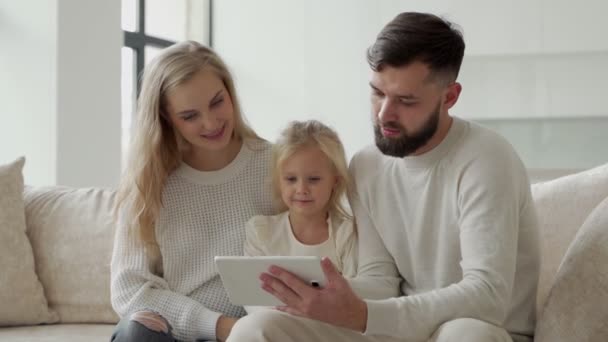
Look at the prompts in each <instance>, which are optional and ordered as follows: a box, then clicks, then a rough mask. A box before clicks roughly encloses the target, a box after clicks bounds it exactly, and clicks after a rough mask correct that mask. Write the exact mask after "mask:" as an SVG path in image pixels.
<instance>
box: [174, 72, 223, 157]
mask: <svg viewBox="0 0 608 342" xmlns="http://www.w3.org/2000/svg"><path fill="white" fill-rule="evenodd" d="M166 109H167V112H168V113H167V114H168V116H169V120H170V122H171V124H172V125H173V127H175V129H176V130H177V131H178V132H179V134H181V136H182V137H183V138H184V139H185V140H186V141H187V142H189V143H190V144H191V145H192V147H194V148H195V149H197V148H198V149H202V150H204V151H207V152H221V151H223V150H224V149H226V148H227V147H228V145H229V143H230V141H231V139H232V133H233V131H234V108H233V106H232V99H231V98H230V94H229V93H228V90H227V89H226V86H225V85H224V82H222V80H221V79H220V78H219V77H218V76H217V75H216V74H215V73H214V72H213V71H211V70H209V69H203V70H201V71H199V72H198V73H197V74H196V75H195V76H194V77H193V78H192V79H190V80H189V81H187V82H185V83H183V84H181V85H178V86H177V87H175V88H174V89H172V90H171V91H169V92H168V94H167V108H166Z"/></svg>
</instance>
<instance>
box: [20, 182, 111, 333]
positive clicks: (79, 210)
mask: <svg viewBox="0 0 608 342" xmlns="http://www.w3.org/2000/svg"><path fill="white" fill-rule="evenodd" d="M24 200H25V213H26V223H27V234H28V236H29V239H30V242H31V244H32V249H33V251H34V259H35V262H36V272H37V274H38V277H39V279H40V282H41V283H42V286H43V287H44V291H45V294H46V297H47V300H48V302H49V307H50V308H51V309H52V310H54V311H55V312H57V313H58V314H59V319H60V322H62V323H89V322H91V323H116V322H117V321H118V316H117V315H116V313H115V312H114V310H113V309H112V307H111V304H110V259H111V255H112V242H113V236H114V223H113V218H112V214H111V212H112V211H111V209H112V205H113V201H114V192H113V191H110V190H102V189H94V188H90V189H73V188H67V187H26V188H25V191H24Z"/></svg>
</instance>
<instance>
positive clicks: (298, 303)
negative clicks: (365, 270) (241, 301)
mask: <svg viewBox="0 0 608 342" xmlns="http://www.w3.org/2000/svg"><path fill="white" fill-rule="evenodd" d="M321 267H322V268H323V272H324V273H325V277H326V280H327V281H326V284H325V287H324V288H321V289H319V288H314V287H312V286H309V285H308V284H306V283H305V282H303V281H302V280H301V279H299V278H298V277H296V276H295V275H293V274H292V273H289V272H288V271H286V270H284V269H282V268H280V267H276V266H272V267H271V268H270V269H269V273H270V274H267V273H263V274H262V275H261V276H260V280H262V288H263V289H264V290H265V291H266V292H268V293H270V294H272V295H273V296H275V297H276V298H278V299H279V300H280V301H281V302H283V303H285V306H280V307H277V309H278V310H281V311H284V312H288V313H290V314H293V315H297V316H302V317H307V318H312V319H316V320H319V321H322V322H326V323H329V324H333V325H336V326H340V327H344V328H349V329H352V330H355V331H358V332H364V331H365V328H366V325H367V304H365V302H364V301H363V300H361V299H360V298H359V297H357V295H355V293H354V292H353V290H352V289H351V288H350V285H349V284H348V282H347V281H346V279H344V277H342V275H341V274H340V273H338V271H337V270H336V268H335V267H334V265H333V264H332V262H331V260H329V258H323V260H321Z"/></svg>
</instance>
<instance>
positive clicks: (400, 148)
mask: <svg viewBox="0 0 608 342" xmlns="http://www.w3.org/2000/svg"><path fill="white" fill-rule="evenodd" d="M440 105H441V104H437V107H436V108H435V110H434V111H433V113H432V114H431V116H430V117H429V118H428V120H427V121H426V122H425V123H424V125H423V126H422V128H421V129H420V130H419V131H418V132H408V131H407V130H406V129H405V127H403V126H402V125H401V124H399V123H398V122H394V121H391V122H387V123H385V124H384V125H383V126H384V127H387V128H392V129H398V130H399V131H401V135H400V136H399V137H397V138H387V137H385V136H383V135H382V129H381V127H380V124H378V123H375V124H374V136H375V138H376V146H377V147H378V149H379V150H380V152H382V153H383V154H385V155H387V156H392V157H398V158H403V157H405V156H409V155H410V154H412V153H414V152H415V151H416V150H417V149H419V148H420V147H422V146H424V145H425V144H426V143H427V142H428V141H429V140H430V139H431V138H432V137H433V135H435V132H437V128H438V127H439V111H440Z"/></svg>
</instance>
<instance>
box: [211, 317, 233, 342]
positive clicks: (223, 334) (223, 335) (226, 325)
mask: <svg viewBox="0 0 608 342" xmlns="http://www.w3.org/2000/svg"><path fill="white" fill-rule="evenodd" d="M237 320H238V318H234V317H228V316H224V315H222V316H220V319H218V320H217V325H216V326H215V337H216V338H217V340H218V341H226V339H228V335H230V331H231V330H232V326H234V324H235V323H236V321H237Z"/></svg>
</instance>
